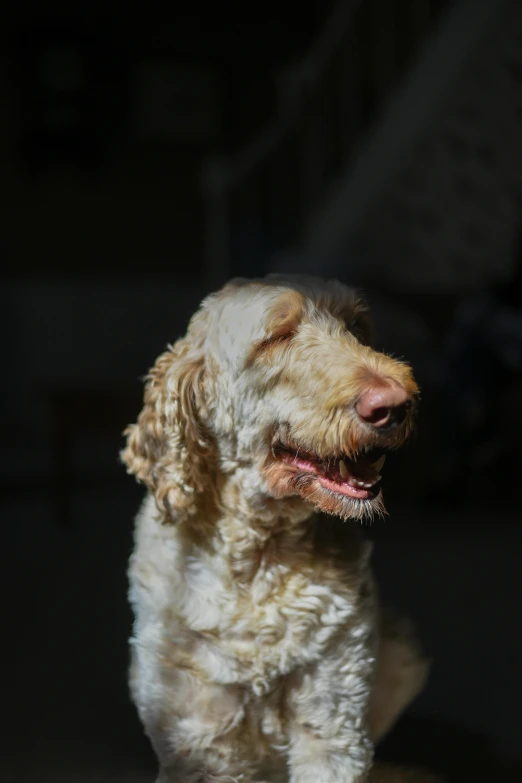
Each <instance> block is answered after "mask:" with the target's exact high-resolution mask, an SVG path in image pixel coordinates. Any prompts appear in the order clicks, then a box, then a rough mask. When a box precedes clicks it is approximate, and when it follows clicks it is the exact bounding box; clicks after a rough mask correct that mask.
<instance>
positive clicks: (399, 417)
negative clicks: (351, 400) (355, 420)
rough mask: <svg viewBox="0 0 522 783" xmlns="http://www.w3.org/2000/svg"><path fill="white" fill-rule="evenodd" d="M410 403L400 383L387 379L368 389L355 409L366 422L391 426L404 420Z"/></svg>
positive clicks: (379, 425)
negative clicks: (390, 381)
mask: <svg viewBox="0 0 522 783" xmlns="http://www.w3.org/2000/svg"><path fill="white" fill-rule="evenodd" d="M409 405H410V399H409V396H408V393H407V391H406V390H405V389H403V388H402V386H399V385H398V384H394V383H389V382H388V381H385V382H383V383H382V384H379V385H376V386H371V387H370V388H368V389H366V390H365V391H364V392H363V393H362V395H361V396H360V398H359V400H358V402H357V403H356V405H355V410H356V411H357V413H358V415H359V418H360V419H362V420H363V421H364V422H366V424H371V425H372V427H389V426H397V425H399V424H401V423H402V422H403V421H404V419H405V417H406V412H407V410H408V407H409Z"/></svg>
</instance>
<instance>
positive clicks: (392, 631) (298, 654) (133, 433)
mask: <svg viewBox="0 0 522 783" xmlns="http://www.w3.org/2000/svg"><path fill="white" fill-rule="evenodd" d="M376 379H377V380H379V379H386V380H388V381H393V383H396V384H399V385H400V386H401V387H403V388H404V389H405V390H406V391H407V392H408V395H409V398H410V400H411V411H410V413H409V415H408V416H407V417H406V419H405V420H404V422H403V424H402V425H401V426H400V427H397V428H394V429H391V430H390V431H379V432H377V431H376V430H375V431H374V430H373V429H372V428H370V427H367V426H365V425H364V424H363V423H361V421H360V419H359V418H358V417H357V414H356V413H355V409H354V403H355V402H356V401H357V399H358V397H359V395H360V394H361V393H362V392H363V391H364V389H365V388H366V387H367V386H368V384H371V383H372V382H375V381H376ZM416 394H417V387H416V385H415V381H414V380H413V377H412V374H411V370H410V368H409V367H408V366H407V365H405V364H403V363H401V362H398V361H396V360H395V359H392V358H390V357H389V356H385V355H383V354H379V353H377V352H375V351H373V350H372V348H371V347H370V335H369V314H368V308H367V306H366V304H365V303H364V301H363V300H362V299H361V297H360V296H359V295H358V294H357V293H356V292H354V291H352V290H351V289H348V288H346V287H345V286H343V285H341V284H340V283H336V282H327V283H326V282H323V281H320V280H317V279H313V278H312V279H310V278H279V277H271V278H267V279H265V280H262V281H244V280H236V281H233V282H232V283H230V284H229V285H228V286H226V287H225V288H224V289H223V290H222V291H220V292H219V293H217V294H213V295H212V296H209V297H208V298H207V299H206V300H205V301H204V302H203V304H202V306H201V308H200V310H199V311H198V312H197V313H196V314H195V316H194V317H193V319H192V321H191V323H190V325H189V328H188V332H187V335H186V336H185V337H184V338H182V339H181V340H178V342H177V343H175V345H174V346H172V347H170V348H169V349H168V350H167V351H166V352H165V353H164V354H162V355H161V356H160V357H159V359H158V360H157V362H156V364H155V366H154V368H153V369H152V371H151V373H150V375H149V377H148V380H147V385H146V389H145V400H144V407H143V410H142V412H141V414H140V416H139V418H138V421H137V423H136V424H134V425H132V426H131V427H129V428H128V429H127V431H126V434H127V447H126V449H125V450H124V452H123V454H122V456H123V460H124V461H125V463H126V465H127V468H128V471H129V472H130V473H133V474H134V475H135V476H136V477H137V479H138V480H139V481H140V482H142V483H143V484H145V486H146V487H147V489H148V494H147V497H146V499H145V502H144V504H143V507H142V509H141V511H140V513H139V515H138V518H137V523H136V535H135V551H134V554H133V556H132V559H131V564H130V572H129V573H130V584H131V588H130V600H131V603H132V606H133V609H134V613H135V626H134V636H133V639H132V640H131V647H132V666H131V689H132V694H133V698H134V701H135V703H136V705H137V708H138V711H139V714H140V716H141V719H142V721H143V724H144V726H145V729H146V731H147V734H148V735H149V737H150V739H151V741H152V744H153V746H154V748H155V751H156V753H157V756H158V760H159V764H160V777H159V781H161V782H162V783H174V781H176V783H207V782H208V783H210V781H219V783H225V781H242V783H249V781H254V780H261V779H264V780H273V781H275V780H288V781H289V782H290V783H309V782H310V783H312V781H313V783H318V781H320V783H356V782H358V783H361V782H362V781H366V780H369V781H374V782H375V783H380V782H381V781H382V783H385V781H389V783H392V781H393V782H395V781H399V780H403V779H404V781H406V780H408V781H410V780H412V781H413V780H414V781H415V783H423V781H424V780H426V782H427V781H428V778H423V777H422V776H420V775H417V776H416V777H400V776H401V775H402V774H403V773H400V772H399V771H398V770H391V769H388V768H385V767H383V768H379V767H378V765H375V767H373V768H372V758H373V746H374V742H376V741H377V740H378V739H379V738H380V737H381V736H382V735H383V734H384V733H386V732H387V731H388V730H389V728H390V726H391V725H392V724H393V722H394V721H395V719H396V718H397V716H398V714H399V712H400V711H401V710H402V709H403V708H404V707H405V706H406V704H407V703H408V702H409V701H410V700H411V699H412V698H414V696H415V695H416V694H417V692H418V691H419V690H420V689H421V687H422V686H423V683H424V680H425V678H426V674H427V664H426V662H425V660H424V659H423V657H422V655H421V654H420V652H419V651H418V649H417V646H416V645H415V643H413V642H412V641H411V639H410V635H409V633H407V632H405V631H404V629H403V628H401V627H400V626H399V625H397V623H396V622H395V621H393V622H392V621H390V620H389V619H388V618H386V617H384V616H381V613H380V612H379V609H378V604H377V601H376V597H375V588H374V584H373V580H372V576H371V572H370V568H369V565H368V561H369V555H370V552H369V546H368V544H367V543H365V542H364V540H363V539H362V538H361V536H360V531H359V529H358V528H357V527H356V526H354V525H351V524H343V523H342V522H340V521H339V519H335V517H340V518H341V519H344V520H348V519H362V518H364V517H368V516H372V515H373V514H375V513H382V512H383V509H384V506H383V502H382V493H380V494H379V495H378V496H376V497H369V498H367V499H365V500H359V499H354V498H351V497H347V496H345V495H342V494H339V493H337V492H336V491H333V490H332V489H328V488H326V487H325V486H323V484H322V483H321V481H320V480H319V479H318V478H317V476H315V475H313V474H310V473H307V472H306V471H303V470H299V469H297V468H296V467H295V465H292V464H289V463H288V461H287V462H284V461H282V460H281V458H280V453H279V452H278V448H279V446H278V444H281V443H284V444H285V447H286V448H290V447H291V448H292V449H294V450H295V451H296V453H297V454H299V450H300V449H306V451H307V452H310V453H313V454H314V455H316V457H314V459H315V458H317V459H318V460H323V461H324V460H326V461H327V462H328V461H329V460H330V459H336V458H339V456H340V455H347V457H350V458H352V459H357V458H358V456H359V455H360V454H361V453H363V452H364V450H365V449H369V448H371V447H376V446H379V447H382V446H385V447H386V448H390V449H391V448H396V447H398V446H400V445H401V443H402V442H403V441H404V440H405V439H406V438H407V437H408V435H409V433H410V431H411V428H412V424H413V408H414V402H415V398H416ZM321 464H322V463H321ZM328 464H329V462H328ZM324 513H326V514H327V515H328V516H325V515H324ZM408 774H410V775H411V773H408Z"/></svg>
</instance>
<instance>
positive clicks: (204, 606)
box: [181, 553, 368, 693]
mask: <svg viewBox="0 0 522 783" xmlns="http://www.w3.org/2000/svg"><path fill="white" fill-rule="evenodd" d="M186 565H187V568H186V572H185V584H184V597H183V603H182V608H181V612H182V615H183V620H184V622H185V623H186V624H187V625H188V627H189V628H190V629H191V630H192V631H193V632H195V633H196V634H197V643H196V645H195V648H194V651H193V652H194V654H195V656H196V657H197V662H198V668H203V670H204V671H205V673H206V675H207V676H208V677H209V679H211V680H212V681H214V682H216V681H221V682H248V683H251V684H252V685H253V687H254V690H257V691H259V693H263V692H266V691H268V690H270V688H271V687H272V684H273V682H274V680H275V679H276V678H277V677H279V676H281V675H286V674H288V673H290V672H291V671H293V670H294V669H295V668H297V667H299V666H302V665H304V664H307V663H312V662H313V661H315V660H318V659H319V658H321V657H322V656H323V655H324V654H325V652H326V650H327V648H328V646H329V644H330V643H331V641H332V639H333V638H334V637H338V636H339V632H340V631H341V630H345V632H346V637H342V638H343V639H344V643H346V640H347V639H348V638H349V636H350V634H353V633H354V631H355V633H356V632H357V627H358V624H360V623H361V622H363V621H367V619H368V618H367V617H366V618H365V617H363V614H364V612H362V611H361V588H362V587H364V585H363V582H362V580H361V578H360V576H359V575H358V574H355V573H354V571H353V570H352V571H351V572H350V571H349V570H347V566H346V564H345V563H340V562H337V561H335V560H334V559H332V558H331V557H330V558H326V557H325V558H321V557H318V556H317V554H316V555H314V557H309V558H307V557H306V556H305V555H303V553H299V556H297V555H296V557H295V558H291V557H285V558H284V559H282V560H277V559H276V558H268V559H267V560H266V562H265V561H261V563H260V565H259V567H258V570H257V573H256V575H255V577H254V578H253V580H252V581H251V582H250V583H248V584H243V585H241V584H238V582H237V581H236V580H235V579H234V578H232V577H231V575H230V570H229V569H228V568H227V566H226V564H225V563H224V562H222V561H220V560H219V558H214V559H212V558H205V557H204V556H200V557H198V558H194V559H193V560H191V561H190V562H189V563H187V564H186Z"/></svg>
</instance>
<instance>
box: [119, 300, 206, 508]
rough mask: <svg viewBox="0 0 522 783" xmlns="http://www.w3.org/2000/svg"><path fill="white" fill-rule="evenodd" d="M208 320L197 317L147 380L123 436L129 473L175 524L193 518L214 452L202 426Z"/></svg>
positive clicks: (199, 315) (124, 454)
mask: <svg viewBox="0 0 522 783" xmlns="http://www.w3.org/2000/svg"><path fill="white" fill-rule="evenodd" d="M205 315H206V314H205V313H204V312H202V311H200V312H199V313H197V314H196V315H195V316H194V318H193V319H192V321H191V324H190V326H189V329H188V332H187V336H186V337H183V338H182V339H180V340H178V341H177V342H176V343H175V344H174V345H173V346H169V348H168V350H167V351H165V353H163V354H162V355H161V356H160V357H159V358H158V360H157V361H156V363H155V365H154V367H153V368H152V370H151V371H150V374H149V375H148V377H147V383H146V387H145V397H144V406H143V409H142V411H141V413H140V415H139V417H138V421H137V423H136V424H133V425H131V426H130V427H128V428H127V429H126V430H125V433H124V434H125V435H126V437H127V446H126V448H125V449H124V450H123V451H122V454H121V456H122V459H123V462H124V463H125V464H126V466H127V472H128V473H132V474H134V475H135V476H136V478H137V480H138V481H140V482H143V484H145V485H146V486H147V487H148V489H149V490H150V491H151V492H152V493H153V494H154V495H155V497H156V503H157V506H158V509H159V510H160V512H162V513H163V514H165V513H166V514H167V517H168V518H169V519H170V520H171V521H175V520H176V519H179V518H180V516H183V515H184V514H194V513H195V511H196V508H197V500H198V495H199V494H200V493H201V492H202V490H203V488H204V487H203V485H204V482H205V474H207V471H206V465H207V460H208V459H209V455H210V452H211V447H210V440H209V436H208V433H207V432H206V431H205V428H204V426H203V425H202V423H201V414H202V413H203V411H204V399H203V398H204V393H203V392H204V388H203V387H204V380H205V369H206V368H205V357H204V351H203V343H204V335H205V326H206V323H205ZM207 475H208V474H207Z"/></svg>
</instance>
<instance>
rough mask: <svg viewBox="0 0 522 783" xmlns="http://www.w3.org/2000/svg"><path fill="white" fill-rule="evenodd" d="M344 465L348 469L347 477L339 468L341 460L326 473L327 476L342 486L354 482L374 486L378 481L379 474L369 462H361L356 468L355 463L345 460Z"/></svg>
mask: <svg viewBox="0 0 522 783" xmlns="http://www.w3.org/2000/svg"><path fill="white" fill-rule="evenodd" d="M344 465H345V468H346V470H345V473H346V472H347V475H344V476H343V475H342V473H341V469H340V467H339V460H337V461H336V462H335V464H334V465H333V466H332V468H331V469H330V470H329V471H327V472H326V476H327V477H328V478H330V479H332V480H333V481H335V482H340V483H342V484H347V483H351V481H353V480H357V481H364V483H365V484H372V483H375V482H376V481H377V480H378V477H379V474H378V473H377V471H376V470H375V468H374V467H373V466H372V465H371V463H369V462H366V461H364V460H359V461H358V462H357V465H356V467H355V466H354V464H353V462H349V461H348V460H345V461H344Z"/></svg>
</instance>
